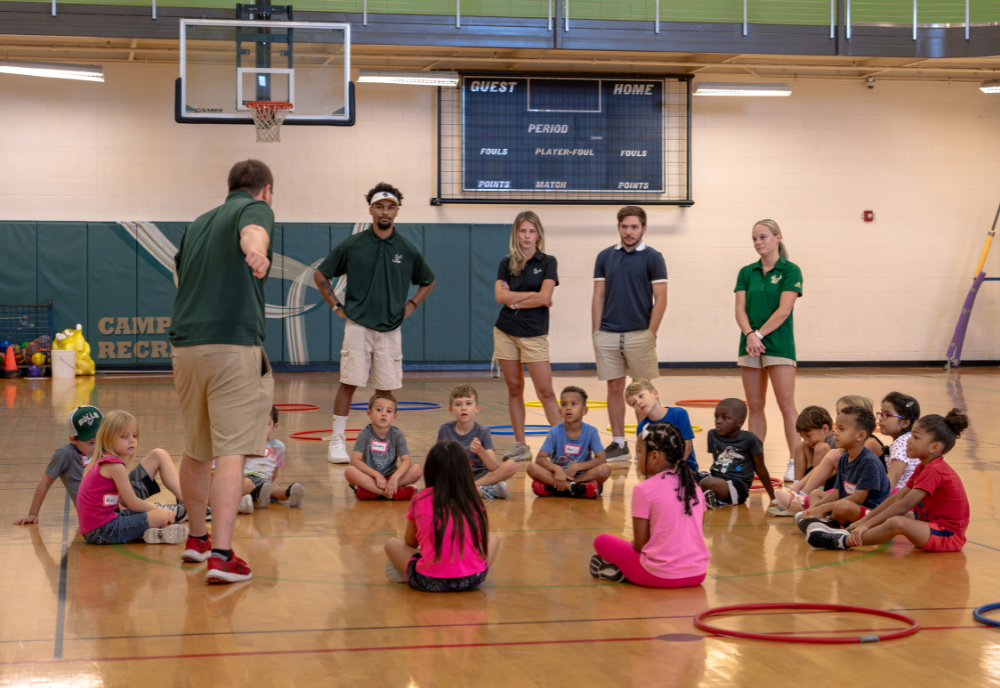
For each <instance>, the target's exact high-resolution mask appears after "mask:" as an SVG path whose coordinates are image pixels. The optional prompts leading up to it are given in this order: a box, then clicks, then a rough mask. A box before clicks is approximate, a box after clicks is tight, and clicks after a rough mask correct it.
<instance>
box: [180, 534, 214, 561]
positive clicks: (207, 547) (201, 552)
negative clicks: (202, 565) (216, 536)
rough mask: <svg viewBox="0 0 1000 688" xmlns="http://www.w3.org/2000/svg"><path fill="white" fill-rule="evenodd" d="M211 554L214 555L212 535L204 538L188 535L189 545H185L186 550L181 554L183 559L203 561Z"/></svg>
mask: <svg viewBox="0 0 1000 688" xmlns="http://www.w3.org/2000/svg"><path fill="white" fill-rule="evenodd" d="M210 556H212V537H211V536H209V537H207V538H205V539H204V540H199V539H198V538H194V537H188V539H187V545H185V546H184V552H183V554H181V561H191V562H202V561H205V560H206V559H208V558H209V557H210Z"/></svg>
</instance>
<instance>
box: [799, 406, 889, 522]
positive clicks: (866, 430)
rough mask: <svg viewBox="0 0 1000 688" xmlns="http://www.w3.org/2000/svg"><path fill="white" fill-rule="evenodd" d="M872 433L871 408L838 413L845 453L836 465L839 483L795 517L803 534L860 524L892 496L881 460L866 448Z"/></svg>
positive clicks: (818, 492)
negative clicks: (817, 528) (818, 527)
mask: <svg viewBox="0 0 1000 688" xmlns="http://www.w3.org/2000/svg"><path fill="white" fill-rule="evenodd" d="M873 432H875V415H874V414H873V413H872V412H871V411H869V410H868V409H866V408H863V407H861V406H848V407H847V408H845V409H843V410H841V412H840V413H838V414H837V430H836V433H837V448H838V449H839V450H840V451H842V452H844V453H843V454H842V455H841V457H840V461H839V463H838V464H837V484H836V487H835V489H834V490H833V491H830V492H824V491H823V490H822V488H820V489H817V490H815V491H814V492H813V493H812V494H811V495H809V500H810V502H809V504H810V505H809V508H808V509H806V510H805V511H803V512H801V513H798V514H796V515H795V523H796V524H797V525H798V527H799V530H801V531H802V532H803V533H805V532H806V531H807V529H808V528H809V526H810V525H812V524H814V523H826V524H827V525H831V524H832V522H834V521H835V522H837V523H840V524H841V525H847V524H849V523H851V522H853V521H857V520H858V519H860V518H862V517H863V516H864V515H865V514H867V513H868V512H869V511H870V510H872V509H874V508H875V507H877V506H878V505H879V504H881V503H882V502H883V501H885V499H886V498H887V497H888V496H889V478H888V477H887V476H886V473H885V468H884V467H883V466H882V461H881V460H880V459H879V458H878V457H877V456H875V454H874V453H873V452H872V451H871V450H870V449H868V447H866V446H865V440H867V439H868V437H869V436H870V435H871V434H872V433H873ZM828 517H829V518H828Z"/></svg>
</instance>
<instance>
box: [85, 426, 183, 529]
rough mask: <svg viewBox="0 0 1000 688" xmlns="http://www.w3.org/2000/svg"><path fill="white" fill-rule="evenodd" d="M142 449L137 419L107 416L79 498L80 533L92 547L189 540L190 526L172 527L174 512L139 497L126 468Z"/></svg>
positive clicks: (98, 435) (98, 434)
mask: <svg viewBox="0 0 1000 688" xmlns="http://www.w3.org/2000/svg"><path fill="white" fill-rule="evenodd" d="M138 446H139V425H138V424H137V423H136V422H135V418H133V417H132V416H131V415H130V414H128V413H125V412H124V411H112V412H111V413H109V414H108V415H106V416H104V420H102V421H101V427H100V429H99V430H98V431H97V444H96V445H95V446H94V458H93V460H91V462H90V464H89V465H88V466H87V470H86V471H84V473H83V479H82V480H81V481H80V489H79V491H78V492H77V495H76V513H77V516H78V517H79V521H80V533H81V534H82V535H83V539H84V540H86V541H87V542H89V543H90V544H92V545H124V544H125V543H128V542H132V541H133V540H138V539H140V538H142V539H143V540H145V541H146V542H148V543H150V544H157V543H164V544H173V543H175V542H184V540H185V539H187V536H188V528H187V526H181V525H173V523H174V519H175V518H176V517H177V514H176V513H175V512H173V511H169V510H167V509H160V508H159V507H157V506H156V505H155V504H150V503H149V502H146V501H143V500H142V499H139V498H138V497H136V495H135V490H133V489H132V484H131V482H130V481H129V477H128V468H127V464H128V462H129V461H131V460H132V457H133V456H135V450H136V449H137V448H138ZM122 505H124V506H125V508H124V509H123V508H121V507H122Z"/></svg>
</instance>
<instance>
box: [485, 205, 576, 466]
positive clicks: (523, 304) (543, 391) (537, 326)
mask: <svg viewBox="0 0 1000 688" xmlns="http://www.w3.org/2000/svg"><path fill="white" fill-rule="evenodd" d="M544 251H545V229H544V228H543V227H542V221H541V220H540V219H539V218H538V215H536V214H535V213H533V212H531V211H530V210H529V211H525V212H523V213H520V214H519V215H518V216H517V217H516V218H515V219H514V224H513V226H512V227H511V230H510V253H509V254H508V255H507V256H506V257H505V258H504V259H503V260H501V261H500V269H499V270H497V283H496V289H495V294H496V300H497V303H499V304H502V305H503V308H502V309H501V310H500V316H499V317H498V318H497V323H496V326H495V327H494V328H493V360H494V361H499V362H500V369H501V370H502V371H503V377H504V381H505V382H506V383H507V401H508V406H509V408H510V422H511V426H512V429H513V431H514V439H515V443H514V446H513V447H511V448H510V450H508V451H507V452H506V453H505V454H504V458H508V459H513V460H514V461H527V460H530V459H531V458H532V454H531V449H530V448H529V447H528V446H527V441H526V440H525V437H524V369H523V367H524V365H526V366H528V374H529V375H531V381H532V382H533V383H534V385H535V394H537V395H538V399H539V400H540V401H541V402H542V406H543V408H544V409H545V417H546V418H547V419H548V421H549V425H557V424H558V423H559V421H560V418H559V405H558V403H557V402H556V395H555V392H553V390H552V368H551V367H550V366H549V337H548V335H549V306H551V305H552V292H553V291H554V290H555V288H556V285H558V284H559V276H558V275H557V274H556V259H555V258H554V257H553V256H549V255H546V254H545V253H544ZM522 364H523V365H522Z"/></svg>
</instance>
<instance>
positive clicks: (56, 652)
mask: <svg viewBox="0 0 1000 688" xmlns="http://www.w3.org/2000/svg"><path fill="white" fill-rule="evenodd" d="M69 503H70V498H69V492H66V499H65V501H64V502H63V532H62V556H61V557H60V558H59V598H58V602H57V604H56V634H55V635H56V638H55V645H54V647H53V649H52V656H53V657H54V658H55V659H61V658H62V656H63V635H64V633H65V631H66V574H67V568H68V561H69Z"/></svg>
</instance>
